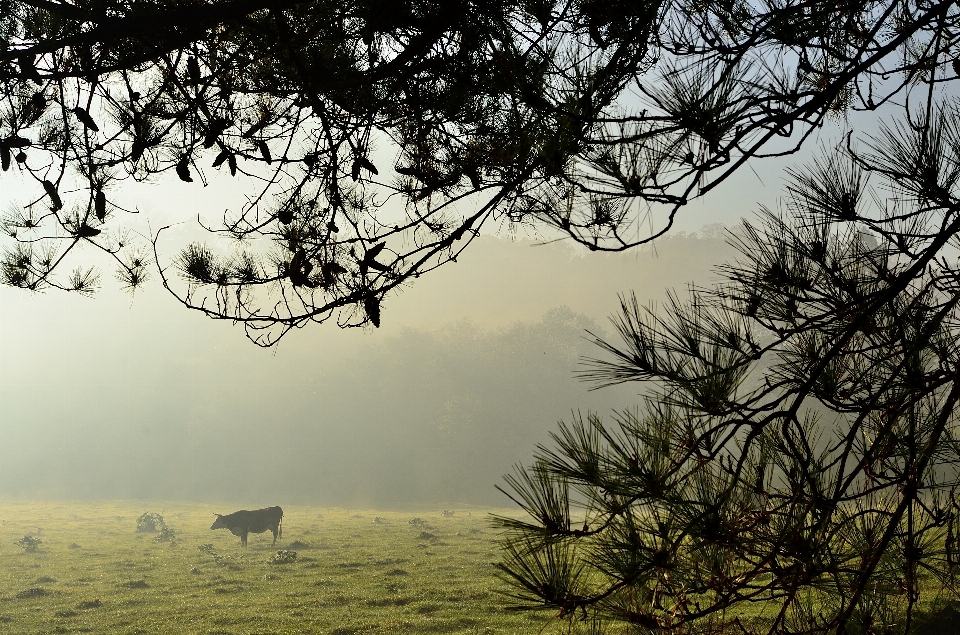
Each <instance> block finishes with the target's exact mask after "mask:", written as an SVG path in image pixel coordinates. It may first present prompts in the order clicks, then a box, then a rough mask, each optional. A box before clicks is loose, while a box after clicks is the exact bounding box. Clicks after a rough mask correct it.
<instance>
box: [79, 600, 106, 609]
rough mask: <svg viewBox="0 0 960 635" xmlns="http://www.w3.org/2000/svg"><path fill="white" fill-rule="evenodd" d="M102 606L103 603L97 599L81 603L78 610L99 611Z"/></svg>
mask: <svg viewBox="0 0 960 635" xmlns="http://www.w3.org/2000/svg"><path fill="white" fill-rule="evenodd" d="M101 606H103V602H101V601H100V599H99V598H97V599H96V600H84V601H83V602H80V603H79V604H77V608H78V609H81V610H83V609H98V608H100V607H101Z"/></svg>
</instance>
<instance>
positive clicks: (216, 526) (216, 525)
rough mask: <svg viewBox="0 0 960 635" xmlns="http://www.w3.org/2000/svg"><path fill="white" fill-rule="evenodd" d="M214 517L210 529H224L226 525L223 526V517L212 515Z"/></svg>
mask: <svg viewBox="0 0 960 635" xmlns="http://www.w3.org/2000/svg"><path fill="white" fill-rule="evenodd" d="M214 516H216V517H217V519H216V520H215V521H213V524H212V525H210V529H220V528H221V527H226V525H224V524H223V516H222V515H221V514H214Z"/></svg>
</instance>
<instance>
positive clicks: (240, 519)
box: [210, 507, 283, 547]
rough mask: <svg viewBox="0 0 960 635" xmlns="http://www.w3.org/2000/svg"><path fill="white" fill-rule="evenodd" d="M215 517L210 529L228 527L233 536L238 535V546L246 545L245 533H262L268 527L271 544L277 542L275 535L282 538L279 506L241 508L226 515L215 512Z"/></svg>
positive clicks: (281, 515)
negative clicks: (270, 533)
mask: <svg viewBox="0 0 960 635" xmlns="http://www.w3.org/2000/svg"><path fill="white" fill-rule="evenodd" d="M216 517H217V519H216V520H215V521H214V522H213V524H212V525H210V529H229V530H230V533H232V534H233V535H234V536H240V546H241V547H246V546H247V534H248V533H250V532H253V533H255V534H262V533H263V532H265V531H267V530H268V529H269V530H271V531H272V532H273V544H277V537H280V538H283V529H282V528H281V527H280V523H281V522H282V521H283V510H282V509H280V508H279V507H267V508H266V509H255V510H253V511H250V510H247V509H243V510H240V511H238V512H233V513H232V514H227V515H226V516H221V515H220V514H216Z"/></svg>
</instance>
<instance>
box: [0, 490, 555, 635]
mask: <svg viewBox="0 0 960 635" xmlns="http://www.w3.org/2000/svg"><path fill="white" fill-rule="evenodd" d="M215 511H216V512H220V513H229V512H231V511H234V510H233V509H226V508H224V509H220V508H215V507H212V506H210V505H198V504H186V503H138V502H127V501H122V502H99V503H73V502H70V503H3V502H0V632H3V633H17V634H19V633H98V634H112V633H122V634H124V635H133V634H137V635H139V634H154V633H155V634H158V635H159V634H165V635H166V634H170V633H204V634H206V635H241V634H243V635H248V634H249V635H253V634H263V635H266V634H268V633H277V634H280V633H284V634H286V633H291V634H292V633H317V634H329V635H353V634H355V633H358V634H359V633H408V632H411V633H469V634H471V635H494V634H499V633H541V632H544V633H547V632H554V631H556V630H559V629H560V628H561V625H560V624H557V623H556V622H553V623H551V622H549V621H548V619H547V618H548V616H546V615H536V614H530V613H515V612H510V611H506V610H505V609H504V605H505V604H507V603H508V602H507V599H505V598H504V597H502V596H501V595H499V594H498V593H497V590H498V589H503V588H504V587H503V584H502V583H501V582H500V581H499V580H498V579H497V578H496V576H495V570H494V567H493V566H492V564H491V563H492V562H494V561H496V559H497V551H496V544H495V539H496V531H495V530H494V529H492V528H491V527H490V522H489V517H488V515H487V512H486V511H484V510H477V509H474V510H465V509H458V510H455V513H454V515H452V516H443V515H442V514H441V513H440V510H436V511H430V512H417V513H397V512H377V511H368V510H344V509H326V508H317V507H284V518H283V538H282V540H281V541H280V542H278V543H277V546H276V547H273V546H271V544H270V543H271V541H272V538H273V536H272V534H271V533H270V532H267V533H265V534H259V535H256V534H251V535H250V539H249V547H247V548H246V549H243V550H241V548H240V539H239V538H236V537H234V536H233V535H232V534H230V533H229V532H228V531H227V530H224V529H221V530H218V531H211V530H210V529H209V527H210V524H211V523H212V522H213V520H214V517H213V512H215ZM144 512H158V513H160V514H161V515H162V516H163V518H164V520H165V521H166V524H167V526H168V527H169V528H170V529H172V530H173V531H174V532H175V538H174V541H173V542H158V541H157V540H156V538H157V534H156V533H144V532H137V531H136V529H137V518H138V517H139V516H140V515H141V514H143V513H144ZM417 518H419V521H417V520H416V519H417ZM411 521H414V522H411ZM24 536H30V537H31V538H38V539H39V540H41V541H42V542H41V543H40V544H39V545H38V546H37V548H36V551H27V550H26V549H24V548H23V547H22V546H20V545H17V544H15V543H17V542H18V541H21V542H22V539H23V538H24ZM278 549H285V550H288V551H295V552H296V557H295V558H292V557H291V556H290V555H289V554H288V555H287V558H286V559H284V558H279V559H280V560H287V561H285V562H272V560H277V559H278V558H277V551H278Z"/></svg>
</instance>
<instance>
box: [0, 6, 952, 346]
mask: <svg viewBox="0 0 960 635" xmlns="http://www.w3.org/2000/svg"><path fill="white" fill-rule="evenodd" d="M957 19H958V12H957V9H956V7H955V6H954V4H953V3H951V2H929V3H928V2H921V3H915V2H911V1H907V0H889V1H885V2H874V1H869V2H867V1H863V0H860V1H857V0H855V1H853V2H843V3H839V4H838V3H836V2H834V1H832V0H786V1H784V2H772V1H770V2H767V1H764V2H741V1H730V2H703V1H702V0H681V1H679V2H672V3H665V2H659V1H658V0H641V1H638V2H622V1H620V0H578V1H577V2H573V3H556V2H553V1H552V0H534V1H524V2H514V3H511V2H503V1H493V2H488V1H484V2H469V1H467V0H430V1H423V2H420V1H417V2H413V1H410V0H391V1H390V2H381V1H380V0H356V1H351V0H347V1H342V0H337V1H336V2H333V1H329V0H311V1H297V2H295V1H292V0H270V1H269V2H268V1H267V0H208V1H201V0H188V1H181V0H159V1H158V0H149V1H147V0H132V1H130V2H124V3H119V2H112V1H110V0H95V1H94V0H76V1H75V2H65V1H57V0H2V1H0V87H2V88H0V91H2V93H0V101H2V103H3V105H2V109H0V120H2V124H0V162H2V166H0V167H2V169H3V170H4V171H10V170H15V171H19V172H20V173H21V174H22V175H23V176H24V177H25V180H26V182H27V183H33V184H34V185H35V187H34V188H33V191H34V198H33V200H32V201H30V202H28V203H27V204H25V205H23V206H17V207H14V208H12V209H11V210H10V211H9V213H8V214H7V216H6V218H5V220H4V223H3V227H4V230H5V233H6V235H7V236H8V237H9V242H10V245H11V246H10V247H8V249H7V251H6V254H5V256H4V258H3V264H2V275H3V281H4V282H5V283H7V284H10V285H15V286H18V287H24V288H27V289H43V288H50V287H54V288H60V289H66V290H72V291H77V292H81V293H90V292H92V291H93V290H94V289H95V288H96V287H97V285H98V284H99V278H98V276H97V273H96V270H95V269H94V268H92V267H91V265H90V263H91V262H96V261H97V258H98V257H93V256H90V257H89V258H88V257H86V256H84V255H83V253H90V252H89V250H90V249H93V250H94V251H97V252H100V253H101V254H102V255H104V256H105V257H107V258H109V259H112V260H113V261H115V264H116V266H117V269H118V274H117V276H118V278H119V279H120V281H121V284H122V285H124V286H126V287H129V288H136V287H137V286H139V285H140V284H142V283H143V282H144V281H145V280H146V279H147V278H148V275H149V273H148V272H149V268H150V266H151V264H152V263H153V262H154V261H156V260H157V258H158V254H159V253H164V252H165V250H166V249H169V247H167V245H166V244H165V243H163V239H164V233H163V232H164V230H163V228H158V227H154V228H153V229H152V230H151V231H152V232H153V233H152V234H151V236H150V240H151V243H152V250H150V251H145V250H144V249H143V244H142V242H138V241H137V240H136V239H135V237H132V236H131V235H130V234H129V232H126V231H125V230H124V227H123V222H122V221H123V217H124V216H125V215H126V214H127V213H129V212H130V211H132V210H131V208H130V206H129V205H128V204H126V203H125V202H124V199H125V198H126V194H125V188H123V187H121V186H122V184H124V182H130V181H135V182H143V181H148V180H151V179H153V178H154V177H155V176H157V175H159V174H162V173H164V172H171V173H174V174H176V176H177V177H178V181H177V182H176V185H171V186H170V187H171V188H176V191H177V196H190V193H191V192H192V191H195V188H198V187H200V186H201V184H206V183H207V182H208V180H209V177H208V175H209V174H211V172H210V171H211V170H218V171H220V172H221V173H223V174H224V178H225V179H226V178H228V177H226V174H227V173H229V175H230V178H236V179H237V180H238V182H239V185H238V188H239V189H240V191H243V192H246V193H247V199H246V200H247V202H246V203H244V204H243V205H242V206H241V207H240V208H239V209H235V210H229V211H227V212H226V213H225V214H224V216H223V218H222V223H219V224H218V225H215V226H213V227H210V231H211V232H213V233H214V237H213V238H211V241H212V242H211V244H210V245H202V244H190V245H186V246H180V247H175V248H174V255H173V256H172V258H170V256H171V255H170V254H169V253H167V254H166V256H165V257H167V258H170V260H171V262H172V264H162V263H157V265H158V268H157V270H158V271H159V273H160V277H161V279H162V282H163V284H164V285H165V286H166V287H167V288H168V289H169V290H170V291H171V292H172V293H174V294H175V295H176V296H177V297H178V298H179V299H180V301H182V302H183V303H184V304H185V305H187V306H189V307H191V308H194V309H197V310H200V311H202V312H204V313H206V314H207V315H209V316H211V317H214V318H222V319H229V320H234V321H237V322H241V323H243V324H244V325H245V326H246V328H247V332H248V334H249V335H250V337H251V338H252V339H253V340H254V341H256V342H257V343H259V344H262V345H269V344H271V343H273V342H275V341H277V339H278V338H279V337H280V336H281V335H282V334H283V333H284V332H286V331H287V330H289V329H290V328H293V327H298V326H302V325H304V324H305V323H307V322H310V321H317V322H322V321H325V320H328V319H335V320H336V321H337V322H338V323H339V324H341V325H343V326H355V325H361V324H365V323H368V322H369V323H373V324H374V325H377V324H379V322H380V319H381V314H382V304H383V299H384V297H385V295H387V294H388V293H390V291H391V290H393V289H395V288H396V287H398V286H399V285H401V284H403V283H404V282H407V281H410V280H411V279H412V278H416V277H417V276H419V275H420V274H423V273H426V272H428V271H431V270H432V269H434V268H436V267H438V266H441V265H442V264H444V263H446V262H448V261H450V260H454V259H455V258H456V256H457V254H458V253H460V252H461V251H462V250H463V249H464V248H465V246H466V245H467V244H468V243H469V242H470V240H471V239H472V237H474V236H475V235H476V232H478V231H479V230H480V228H481V226H483V225H484V224H490V223H496V222H500V223H507V224H511V225H512V224H521V225H528V226H530V227H532V228H534V230H536V231H542V232H546V233H547V234H548V235H549V234H556V235H560V236H567V237H570V238H572V239H573V240H576V241H578V242H580V243H582V244H584V245H586V246H588V247H589V248H591V249H595V250H623V249H627V248H629V247H631V246H634V245H637V244H640V243H644V242H647V241H649V240H652V239H653V238H655V237H656V236H659V235H662V234H663V233H664V232H666V231H668V230H669V229H670V227H671V225H672V223H673V219H674V216H675V214H676V213H677V212H678V210H680V209H681V208H682V207H683V206H684V205H686V204H687V203H688V202H690V201H691V200H693V199H695V198H697V197H699V196H702V195H704V194H706V193H708V192H710V191H711V190H712V189H714V188H715V187H716V186H717V184H719V183H721V182H723V181H724V180H725V179H727V178H728V177H729V176H730V175H731V174H732V173H734V172H735V171H736V170H738V169H740V168H741V167H743V166H744V165H745V162H746V160H747V159H748V158H759V157H767V156H771V155H782V154H788V153H791V152H794V151H795V150H796V149H797V148H798V147H799V146H800V145H801V144H802V143H803V141H804V140H805V139H806V138H807V137H808V136H809V135H810V133H811V132H812V131H813V130H815V129H817V128H818V127H819V126H820V125H821V124H823V122H824V121H825V120H827V119H828V118H829V117H831V116H834V115H838V114H840V113H844V112H847V111H849V110H851V109H852V110H857V109H860V110H874V109H877V108H879V107H881V106H883V105H885V104H892V103H893V101H894V99H898V100H902V99H904V98H905V97H906V95H907V93H908V92H909V87H911V86H914V85H916V84H918V83H921V84H922V83H923V82H926V83H927V84H928V85H930V86H933V85H935V84H937V83H940V82H945V81H948V80H952V79H953V77H954V75H955V72H954V71H955V69H956V68H960V63H958V62H957V61H956V52H955V51H956V38H957V35H956V33H957V29H956V22H957ZM658 210H659V211H658ZM647 221H650V222H649V224H648V222H647ZM217 236H222V237H224V238H226V239H229V240H227V241H219V240H216V237H217ZM231 240H232V241H235V242H230V241H231ZM161 246H162V247H163V248H164V251H160V249H161ZM79 247H86V248H88V249H87V250H86V251H83V250H80V249H78V248H79ZM165 262H166V261H165ZM70 263H73V266H74V268H73V269H70V268H69V267H70V266H72V265H71V264H70Z"/></svg>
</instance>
